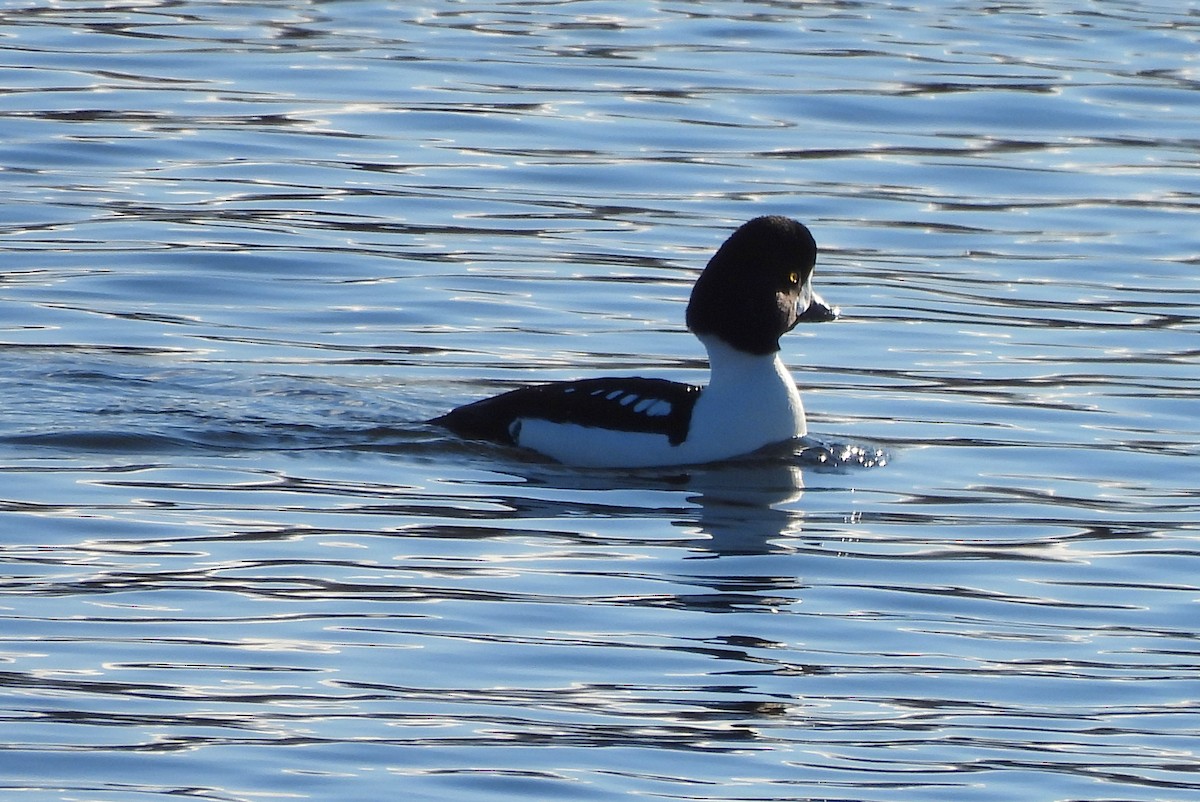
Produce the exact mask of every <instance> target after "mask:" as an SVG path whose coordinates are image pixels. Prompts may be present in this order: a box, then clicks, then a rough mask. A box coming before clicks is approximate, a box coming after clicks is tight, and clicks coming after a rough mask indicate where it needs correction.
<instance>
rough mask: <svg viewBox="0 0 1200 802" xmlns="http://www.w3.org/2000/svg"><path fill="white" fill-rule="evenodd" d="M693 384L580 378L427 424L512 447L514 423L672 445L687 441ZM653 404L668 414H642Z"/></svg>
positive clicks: (489, 401) (464, 409) (497, 399)
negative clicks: (592, 430) (611, 432)
mask: <svg viewBox="0 0 1200 802" xmlns="http://www.w3.org/2000/svg"><path fill="white" fill-rule="evenodd" d="M700 389H701V388H699V387H696V386H695V385H691V384H681V383H679V382H673V381H669V380H667V379H645V378H642V377H640V376H630V377H614V378H608V377H605V378H599V379H582V380H580V381H568V382H552V383H550V384H538V385H534V386H532V387H522V388H519V389H517V390H510V391H509V392H507V393H503V394H501V395H498V396H495V397H493V398H485V399H483V400H482V401H476V402H475V403H473V404H467V405H465V406H461V407H458V408H457V409H453V410H451V411H450V412H447V413H446V414H445V415H442V416H441V417H438V418H434V419H433V420H432V421H431V422H432V423H436V424H439V425H441V426H445V427H446V428H447V429H449V430H450V431H452V432H454V433H455V434H457V435H460V436H462V437H469V438H472V439H477V440H492V441H495V442H498V443H507V444H509V445H516V440H515V437H514V435H515V433H516V432H515V430H514V427H513V423H514V422H515V421H517V420H520V419H522V418H539V419H541V420H547V421H551V422H553V423H575V424H579V425H581V426H596V427H601V428H605V429H616V430H618V431H624V432H645V433H647V434H661V435H665V436H666V438H667V441H668V442H670V443H671V444H672V445H679V444H680V443H682V442H683V441H684V440H685V439H687V434H688V427H689V425H690V423H691V419H692V407H694V406H695V404H696V399H697V398H699V396H700ZM656 402H663V403H666V404H669V405H670V408H669V411H667V412H665V414H664V413H661V406H660V407H657V408H656V411H658V412H659V413H660V414H651V415H648V414H645V413H646V411H647V410H648V409H650V408H652V407H654V405H655V403H656Z"/></svg>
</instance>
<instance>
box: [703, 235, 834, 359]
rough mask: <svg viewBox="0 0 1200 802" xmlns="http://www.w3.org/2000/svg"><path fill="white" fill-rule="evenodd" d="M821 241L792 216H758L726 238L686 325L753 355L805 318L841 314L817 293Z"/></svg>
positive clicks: (775, 344)
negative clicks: (815, 278)
mask: <svg viewBox="0 0 1200 802" xmlns="http://www.w3.org/2000/svg"><path fill="white" fill-rule="evenodd" d="M816 262H817V243H816V241H815V240H814V239H813V236H812V233H811V232H809V230H808V228H807V227H806V226H805V225H804V224H803V223H800V222H798V221H796V220H792V219H791V218H788V217H781V216H769V217H756V218H754V219H753V220H751V221H749V222H748V223H745V224H744V225H742V226H741V227H740V228H738V230H737V231H735V232H733V234H731V235H730V237H729V239H727V240H725V242H724V244H722V245H721V247H720V248H719V249H717V252H716V253H715V254H714V255H713V257H712V259H710V260H709V262H708V266H707V267H705V268H704V272H703V273H701V274H700V278H698V279H697V280H696V286H695V287H693V288H692V297H691V300H690V301H688V307H687V326H688V328H689V329H691V330H692V332H693V333H694V334H696V335H699V336H704V335H715V336H717V337H720V338H721V339H722V340H724V341H725V342H726V343H728V344H729V345H731V346H733V347H734V348H736V349H738V350H739V351H745V352H746V353H750V354H773V353H775V352H776V351H778V350H779V338H780V337H782V336H783V335H784V334H785V333H786V332H788V331H791V329H792V328H793V327H794V326H795V325H796V324H797V323H799V322H800V321H802V320H803V321H805V322H821V321H826V320H833V319H835V318H836V317H837V315H838V313H837V310H836V309H831V308H830V307H829V306H828V305H827V304H826V303H825V302H824V301H823V300H822V299H821V298H820V297H819V296H818V295H816V294H815V293H814V292H813V291H812V272H813V267H814V266H815V265H816Z"/></svg>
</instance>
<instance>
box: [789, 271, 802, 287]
mask: <svg viewBox="0 0 1200 802" xmlns="http://www.w3.org/2000/svg"><path fill="white" fill-rule="evenodd" d="M799 283H800V274H799V273H797V272H796V271H795V270H793V271H792V272H791V273H788V284H799Z"/></svg>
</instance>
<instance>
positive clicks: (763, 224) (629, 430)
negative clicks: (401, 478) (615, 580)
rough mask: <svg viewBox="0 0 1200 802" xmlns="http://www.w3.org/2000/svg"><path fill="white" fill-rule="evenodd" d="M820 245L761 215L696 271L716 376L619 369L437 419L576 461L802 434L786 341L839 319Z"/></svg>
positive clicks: (702, 334)
mask: <svg viewBox="0 0 1200 802" xmlns="http://www.w3.org/2000/svg"><path fill="white" fill-rule="evenodd" d="M816 261H817V244H816V240H815V239H814V238H813V235H812V232H811V231H809V229H808V227H807V226H805V225H804V224H803V223H801V222H799V221H798V220H794V219H792V218H789V217H785V216H781V215H767V216H762V217H756V218H754V219H753V220H750V221H748V222H746V223H744V224H742V225H741V226H739V227H738V228H737V229H736V230H735V231H734V232H733V233H732V234H730V235H729V237H728V238H727V239H726V240H725V241H724V243H722V244H721V246H720V247H719V248H718V249H717V251H716V252H715V253H714V254H713V256H712V258H711V259H710V260H709V261H708V263H707V265H706V266H705V268H704V270H703V271H702V272H701V273H700V275H699V277H698V278H697V279H696V282H695V284H694V285H693V287H692V292H691V297H690V298H689V300H688V305H687V311H686V313H685V321H686V324H687V327H688V329H689V330H690V331H691V332H692V334H693V335H695V336H696V338H697V339H698V340H699V341H700V343H701V345H702V346H703V347H704V349H705V351H706V353H707V355H708V364H709V379H708V382H707V384H705V385H703V386H701V385H695V384H687V383H683V382H677V381H671V380H668V379H663V378H648V377H643V376H614V377H598V378H585V379H577V380H571V381H556V382H549V383H545V384H535V385H530V386H524V387H519V388H517V389H514V390H510V391H508V392H505V393H502V394H500V395H496V396H493V397H490V398H484V399H482V400H479V401H474V402H472V403H468V404H465V405H463V406H460V407H456V408H454V409H452V410H450V411H449V412H447V413H445V414H443V415H440V416H438V417H436V418H434V419H433V420H432V421H430V423H432V424H435V425H437V426H441V427H443V428H445V429H447V430H449V431H450V432H451V433H453V434H455V435H457V436H458V437H461V438H464V439H468V440H480V441H491V442H493V443H499V444H502V445H505V446H511V447H514V448H517V449H520V450H521V451H523V452H532V453H534V454H538V455H541V456H542V457H544V458H549V459H551V460H554V461H557V462H560V463H563V464H566V465H572V466H580V467H588V468H652V467H668V466H684V465H699V464H704V463H711V462H719V461H724V460H729V459H733V458H737V457H742V456H744V455H748V454H753V453H754V452H757V451H760V450H762V449H764V448H766V447H768V446H771V445H773V444H776V443H782V442H785V441H789V440H794V439H797V438H801V437H804V436H805V435H806V434H807V431H808V427H807V421H806V419H805V414H804V404H803V402H802V401H801V398H800V393H799V391H798V390H797V389H796V383H795V381H794V380H793V379H792V376H791V374H790V373H789V372H788V369H787V367H786V366H785V365H784V362H783V360H782V358H781V356H780V344H779V341H780V338H781V337H782V336H783V335H784V334H786V333H787V332H789V331H791V330H792V329H793V328H794V327H795V326H796V325H797V324H799V323H801V322H825V321H830V320H835V319H837V317H838V316H839V314H840V310H838V309H837V308H834V307H830V306H829V305H828V304H827V303H826V302H825V301H824V300H823V299H822V298H821V297H820V296H819V295H817V294H816V293H815V292H814V291H813V288H812V276H813V270H814V268H815V266H816Z"/></svg>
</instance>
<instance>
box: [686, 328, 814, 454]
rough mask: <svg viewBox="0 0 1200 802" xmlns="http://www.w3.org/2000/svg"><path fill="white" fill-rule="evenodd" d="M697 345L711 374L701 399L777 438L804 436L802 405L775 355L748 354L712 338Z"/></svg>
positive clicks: (789, 377)
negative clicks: (738, 414) (705, 353)
mask: <svg viewBox="0 0 1200 802" xmlns="http://www.w3.org/2000/svg"><path fill="white" fill-rule="evenodd" d="M700 342H701V343H703V344H704V348H705V350H706V351H708V363H709V366H710V368H711V371H712V375H711V377H710V379H709V383H708V387H706V388H705V390H704V392H703V393H702V394H701V397H702V398H704V397H705V396H707V397H708V398H707V400H708V401H709V402H716V401H719V402H720V404H721V406H723V407H725V408H728V409H738V410H740V411H741V414H742V415H744V416H745V417H746V421H745V422H746V423H750V424H752V425H753V426H754V427H755V428H758V427H765V428H767V429H770V430H771V431H772V435H773V436H775V437H777V438H779V437H784V438H786V437H799V436H802V435H804V434H805V432H806V429H807V427H806V425H805V420H804V405H803V403H802V402H801V401H800V393H799V392H798V391H797V390H796V383H795V381H793V380H792V377H791V374H790V373H788V370H787V367H786V366H785V365H784V364H783V360H782V359H780V358H779V353H778V352H775V353H772V354H750V353H746V352H745V351H739V350H738V349H736V348H734V347H733V346H731V345H729V344H727V343H726V342H724V341H723V340H721V339H719V338H717V337H713V336H702V337H700Z"/></svg>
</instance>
